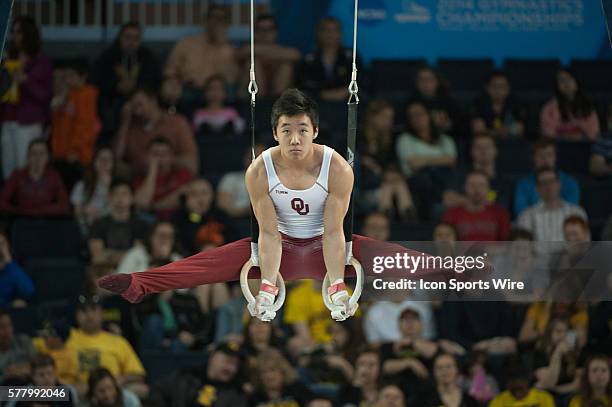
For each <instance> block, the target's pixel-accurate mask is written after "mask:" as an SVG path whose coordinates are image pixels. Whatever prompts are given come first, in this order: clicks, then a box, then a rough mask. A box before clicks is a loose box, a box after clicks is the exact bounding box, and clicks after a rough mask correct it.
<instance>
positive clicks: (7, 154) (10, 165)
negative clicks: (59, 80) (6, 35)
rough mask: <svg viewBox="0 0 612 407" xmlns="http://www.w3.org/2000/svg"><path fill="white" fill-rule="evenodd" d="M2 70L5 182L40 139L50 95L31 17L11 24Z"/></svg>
mask: <svg viewBox="0 0 612 407" xmlns="http://www.w3.org/2000/svg"><path fill="white" fill-rule="evenodd" d="M8 48H9V50H8V54H7V59H6V61H5V62H4V64H3V65H4V68H5V69H6V70H7V71H8V72H9V74H10V89H9V91H8V92H7V93H6V94H5V96H4V97H3V99H2V103H0V123H2V173H3V176H4V179H5V180H6V179H8V177H9V176H10V175H11V173H12V172H13V170H15V169H21V168H22V167H23V166H24V165H25V163H26V156H27V152H28V150H29V146H30V143H31V142H32V141H33V140H36V139H38V138H39V137H41V136H42V135H43V126H44V125H45V123H47V121H48V120H49V102H50V101H51V96H52V93H53V89H52V84H53V81H52V75H53V73H52V67H51V61H50V60H49V59H48V58H47V57H46V56H45V55H44V54H43V53H42V51H41V50H42V44H41V38H40V31H39V30H38V27H37V26H36V22H35V21H34V19H33V18H32V17H29V16H21V17H18V18H16V19H15V20H14V22H13V26H12V31H11V41H10V43H9V47H8Z"/></svg>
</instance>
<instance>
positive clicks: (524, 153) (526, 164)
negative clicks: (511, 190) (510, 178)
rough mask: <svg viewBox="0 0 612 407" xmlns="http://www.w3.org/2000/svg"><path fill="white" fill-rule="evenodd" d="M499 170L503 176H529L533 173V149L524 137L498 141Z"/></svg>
mask: <svg viewBox="0 0 612 407" xmlns="http://www.w3.org/2000/svg"><path fill="white" fill-rule="evenodd" d="M497 151H498V153H497V169H498V170H499V172H500V173H502V174H519V175H520V174H527V173H528V172H529V171H531V148H530V146H529V143H528V142H527V140H525V139H524V138H522V137H517V138H511V139H503V140H498V141H497Z"/></svg>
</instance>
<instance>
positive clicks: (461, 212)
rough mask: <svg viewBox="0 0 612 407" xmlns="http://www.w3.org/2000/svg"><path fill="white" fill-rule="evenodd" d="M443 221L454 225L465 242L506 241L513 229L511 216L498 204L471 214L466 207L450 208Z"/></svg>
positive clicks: (460, 238) (459, 236)
mask: <svg viewBox="0 0 612 407" xmlns="http://www.w3.org/2000/svg"><path fill="white" fill-rule="evenodd" d="M442 221H443V222H445V223H448V224H450V225H453V226H454V227H455V229H457V234H458V238H459V240H464V241H484V242H488V241H495V240H506V239H507V238H508V234H509V233H510V227H511V224H510V214H509V213H508V211H507V210H506V209H505V208H503V207H501V206H499V205H496V204H489V205H487V206H485V208H484V209H483V210H482V211H479V212H470V211H468V210H467V209H465V208H464V207H455V208H450V209H448V210H447V211H446V212H445V213H444V216H442Z"/></svg>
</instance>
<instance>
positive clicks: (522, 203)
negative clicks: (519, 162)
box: [514, 140, 580, 215]
mask: <svg viewBox="0 0 612 407" xmlns="http://www.w3.org/2000/svg"><path fill="white" fill-rule="evenodd" d="M533 167H534V171H533V172H532V173H531V174H529V175H528V176H527V177H525V178H523V179H522V180H521V181H519V183H518V184H517V186H516V190H515V192H514V214H515V215H518V214H519V213H521V212H522V211H523V210H525V209H527V208H528V207H530V206H532V205H535V204H536V203H538V202H540V195H539V194H538V190H537V188H536V179H535V171H537V170H539V169H540V168H557V148H556V146H555V143H554V142H552V141H550V140H540V141H537V142H536V143H535V144H534V145H533ZM558 174H559V181H560V182H561V198H563V200H565V201H567V202H569V203H571V204H575V205H578V204H579V203H580V187H579V186H578V182H577V181H576V179H575V178H574V177H572V176H571V175H569V174H567V173H565V172H563V171H559V172H558Z"/></svg>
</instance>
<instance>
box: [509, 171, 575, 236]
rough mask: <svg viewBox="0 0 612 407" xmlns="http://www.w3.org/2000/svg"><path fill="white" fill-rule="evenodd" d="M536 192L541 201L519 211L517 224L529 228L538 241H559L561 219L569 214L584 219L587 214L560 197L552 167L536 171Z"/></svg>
mask: <svg viewBox="0 0 612 407" xmlns="http://www.w3.org/2000/svg"><path fill="white" fill-rule="evenodd" d="M536 183H537V189H538V194H539V195H540V197H541V198H542V201H541V202H539V203H537V204H535V205H533V206H531V207H529V208H527V209H525V210H524V211H523V212H521V213H520V215H519V217H518V220H517V224H518V225H519V227H521V228H523V229H525V230H529V231H530V232H532V233H533V234H534V238H535V240H536V241H539V242H561V241H563V240H564V237H563V221H564V220H565V218H567V217H568V216H571V215H578V216H581V217H583V218H584V219H586V217H587V214H586V212H585V211H584V209H582V208H581V207H579V206H577V205H573V204H571V203H568V202H566V201H564V200H563V199H562V198H561V183H560V181H559V174H558V173H557V172H556V171H555V170H554V169H552V168H542V169H539V170H538V171H537V172H536Z"/></svg>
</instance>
